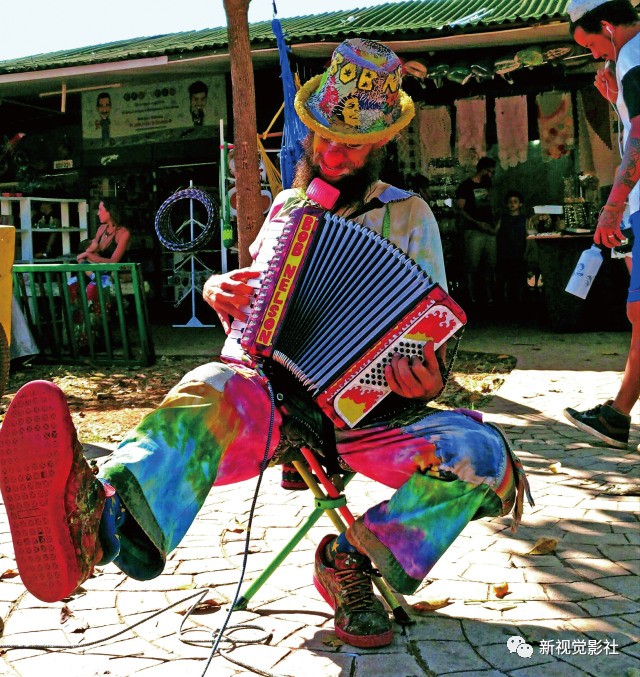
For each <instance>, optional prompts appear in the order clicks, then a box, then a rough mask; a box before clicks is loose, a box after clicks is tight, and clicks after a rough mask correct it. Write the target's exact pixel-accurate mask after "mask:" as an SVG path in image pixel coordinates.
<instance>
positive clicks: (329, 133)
mask: <svg viewBox="0 0 640 677" xmlns="http://www.w3.org/2000/svg"><path fill="white" fill-rule="evenodd" d="M321 80H322V75H316V76H315V77H313V78H311V80H309V81H308V82H306V83H305V84H304V85H303V86H302V87H301V88H300V89H299V90H298V93H297V94H296V98H295V100H294V106H295V109H296V112H297V113H298V115H299V116H300V119H301V120H302V122H303V124H304V125H305V126H306V127H308V128H309V129H310V130H311V131H312V132H316V133H317V134H319V135H320V136H322V137H323V138H325V139H329V140H331V141H337V142H338V143H353V144H356V143H357V144H365V143H378V142H380V141H390V140H391V139H392V138H393V137H394V136H395V135H396V134H398V132H400V131H401V130H402V129H404V128H405V127H406V126H407V125H408V124H409V123H410V122H411V120H412V118H413V116H414V115H415V112H416V111H415V106H414V105H413V101H412V99H411V97H410V96H409V95H408V94H407V93H406V92H403V91H402V90H400V117H399V118H398V119H397V120H396V121H395V122H394V123H393V124H391V125H389V127H385V128H384V129H377V130H376V131H374V132H365V133H364V134H358V133H353V134H348V133H345V132H336V131H334V130H332V129H330V128H329V127H325V126H324V125H323V124H320V122H318V120H316V118H315V117H314V116H313V115H312V114H311V113H310V112H309V109H308V108H307V101H308V99H309V97H310V96H311V95H312V94H313V93H314V92H315V91H316V90H317V89H318V87H319V86H320V81H321Z"/></svg>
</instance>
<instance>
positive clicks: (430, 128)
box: [418, 106, 451, 164]
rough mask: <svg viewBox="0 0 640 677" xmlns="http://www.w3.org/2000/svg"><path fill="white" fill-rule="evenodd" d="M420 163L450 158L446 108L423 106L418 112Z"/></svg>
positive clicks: (448, 115) (447, 110)
mask: <svg viewBox="0 0 640 677" xmlns="http://www.w3.org/2000/svg"><path fill="white" fill-rule="evenodd" d="M418 119H419V125H420V141H421V145H422V161H423V162H424V163H426V164H429V160H431V159H432V158H438V157H451V113H450V111H449V107H448V106H424V107H423V108H420V110H419V111H418Z"/></svg>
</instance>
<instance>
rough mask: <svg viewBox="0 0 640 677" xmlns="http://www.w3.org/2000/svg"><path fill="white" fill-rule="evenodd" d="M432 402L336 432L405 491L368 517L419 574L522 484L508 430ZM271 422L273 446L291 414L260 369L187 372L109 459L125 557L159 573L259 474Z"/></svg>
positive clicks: (130, 569)
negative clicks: (205, 517) (224, 488)
mask: <svg viewBox="0 0 640 677" xmlns="http://www.w3.org/2000/svg"><path fill="white" fill-rule="evenodd" d="M426 411H427V410H426V409H425V412H426ZM431 411H432V413H428V415H425V416H423V417H414V419H412V422H411V423H409V424H388V423H387V424H381V423H379V424H376V425H372V426H369V427H365V428H360V429H354V430H336V446H337V451H338V454H339V456H340V457H342V458H343V459H344V461H345V462H346V463H347V464H348V465H349V466H350V467H351V468H353V470H355V471H357V472H359V473H361V474H363V475H365V476H367V477H370V478H372V479H374V480H377V481H379V482H381V483H383V484H385V485H387V486H389V487H392V488H394V489H396V492H395V493H394V494H393V495H392V497H391V499H390V500H389V501H385V502H383V503H381V504H379V505H376V506H373V507H372V508H370V509H369V510H367V512H366V513H365V514H364V516H363V521H364V525H365V526H366V528H367V529H369V530H370V531H371V532H372V533H373V534H374V535H375V537H376V539H378V541H380V542H381V543H383V544H384V546H385V547H386V548H388V549H389V551H390V552H391V553H392V554H393V556H394V557H395V559H396V560H397V561H398V562H399V563H400V565H401V567H402V568H403V569H404V570H405V571H406V573H407V574H408V575H409V576H411V577H412V578H413V579H416V580H421V579H422V578H423V577H424V576H425V575H426V574H427V573H428V571H429V570H430V569H431V567H432V566H433V565H434V564H435V563H436V561H437V560H438V559H439V557H440V556H441V555H442V554H443V553H444V551H445V550H446V549H447V548H448V547H449V546H450V545H451V543H453V541H454V540H455V539H456V538H457V536H458V535H459V534H460V532H461V531H462V529H464V527H465V525H466V524H467V523H468V522H469V521H470V520H472V519H474V518H477V517H481V516H495V515H503V514H506V513H508V512H509V511H510V510H511V508H512V507H513V505H514V503H515V500H516V487H517V483H518V468H517V467H516V465H518V464H517V460H515V458H514V457H513V456H512V454H511V452H510V450H509V447H508V444H507V442H506V441H505V439H504V438H503V436H502V434H501V432H500V431H499V430H498V429H497V428H495V427H493V426H491V425H488V424H483V423H482V422H481V421H480V420H479V418H480V417H478V416H475V415H472V412H467V413H461V412H452V411H433V410H431ZM270 424H272V425H273V435H272V439H271V448H270V450H269V454H273V453H274V451H275V450H276V447H277V445H278V443H279V440H280V431H281V427H282V424H283V416H282V413H281V411H280V409H279V408H278V407H276V408H273V407H272V400H271V398H270V396H269V392H268V389H267V387H266V383H265V380H264V378H263V377H262V376H261V375H259V374H257V373H256V372H255V371H253V370H252V369H249V368H246V367H242V366H235V365H234V366H230V365H226V364H221V363H210V364H206V365H203V366H201V367H198V368H197V369H195V370H194V371H192V372H190V373H189V374H187V375H186V376H185V377H184V378H183V379H182V381H181V382H180V383H179V384H178V385H177V386H175V387H174V388H173V389H172V390H171V391H170V392H169V394H168V395H167V397H166V398H165V400H164V402H163V403H162V404H161V406H160V407H159V408H158V409H157V410H156V411H154V412H152V413H151V414H149V415H148V416H146V417H145V418H144V419H143V420H142V421H141V423H140V424H139V425H138V426H137V428H135V429H134V430H133V431H131V433H129V435H128V436H127V437H126V438H125V439H124V440H123V441H122V442H121V444H120V445H119V446H118V448H117V450H116V451H115V452H114V453H113V455H112V456H111V457H110V459H109V460H108V462H107V463H105V465H104V467H103V468H102V476H103V477H104V479H106V480H107V481H108V482H109V483H111V484H112V485H113V486H114V487H115V488H116V490H117V492H118V494H119V496H120V498H121V500H122V501H123V503H124V505H125V507H126V509H127V511H128V518H127V520H126V521H125V524H124V526H123V527H122V530H121V531H120V537H121V550H120V554H119V555H118V557H117V558H116V560H115V563H116V564H117V565H118V566H120V568H121V569H122V570H123V571H125V572H126V573H127V574H129V575H131V576H133V577H135V578H138V579H148V578H152V577H154V576H156V575H158V574H159V573H160V572H161V571H162V569H163V567H164V563H165V560H166V556H167V554H168V553H169V552H171V550H173V549H174V548H175V547H176V546H177V545H178V544H179V543H180V540H181V539H182V538H183V536H184V534H185V533H186V531H187V529H188V528H189V526H190V525H191V523H192V522H193V520H194V519H195V517H196V515H197V514H198V511H199V510H200V508H201V507H202V505H203V503H204V501H205V499H206V498H207V495H208V494H209V491H210V490H211V489H212V487H213V488H214V489H213V490H214V491H215V487H216V486H219V485H224V484H229V483H233V482H239V481H242V480H246V479H249V478H252V477H255V476H257V475H258V473H259V470H260V466H261V463H262V461H263V458H264V455H265V444H266V440H267V437H268V433H269V428H270ZM518 503H520V501H518Z"/></svg>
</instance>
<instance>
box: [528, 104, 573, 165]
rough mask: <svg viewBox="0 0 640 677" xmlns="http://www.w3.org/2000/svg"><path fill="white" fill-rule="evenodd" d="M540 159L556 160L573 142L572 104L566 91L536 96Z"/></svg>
mask: <svg viewBox="0 0 640 677" xmlns="http://www.w3.org/2000/svg"><path fill="white" fill-rule="evenodd" d="M536 104H537V106H538V129H539V130H540V145H541V149H542V159H543V160H545V161H546V162H548V161H549V160H557V159H558V158H561V157H563V156H564V155H567V154H568V153H569V152H571V150H572V148H573V144H574V131H573V106H572V105H571V95H570V94H569V93H568V92H544V93H542V94H538V96H536Z"/></svg>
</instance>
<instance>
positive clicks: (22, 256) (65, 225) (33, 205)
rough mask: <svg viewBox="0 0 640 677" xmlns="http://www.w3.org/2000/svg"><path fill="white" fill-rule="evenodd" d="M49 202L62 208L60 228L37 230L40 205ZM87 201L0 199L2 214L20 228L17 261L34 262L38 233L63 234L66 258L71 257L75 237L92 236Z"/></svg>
mask: <svg viewBox="0 0 640 677" xmlns="http://www.w3.org/2000/svg"><path fill="white" fill-rule="evenodd" d="M45 202H49V203H51V204H52V205H58V208H59V210H60V217H59V219H58V218H57V217H56V219H55V222H56V223H58V222H59V223H60V227H56V228H50V227H43V228H39V227H36V223H37V221H36V219H38V218H39V217H40V211H39V208H40V205H41V204H43V203H45ZM87 213H88V208H87V201H86V200H84V199H73V198H53V197H51V198H50V197H41V196H38V197H36V196H31V197H24V196H22V197H8V196H0V215H2V216H4V217H10V218H11V219H12V221H13V225H14V226H15V228H16V261H22V262H29V263H31V262H33V260H34V251H33V236H34V234H37V233H60V234H61V236H62V238H61V239H62V255H63V256H65V255H67V254H71V253H72V252H73V250H72V247H71V234H72V233H77V234H79V238H78V239H79V240H84V239H86V238H87V237H88V223H87Z"/></svg>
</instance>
